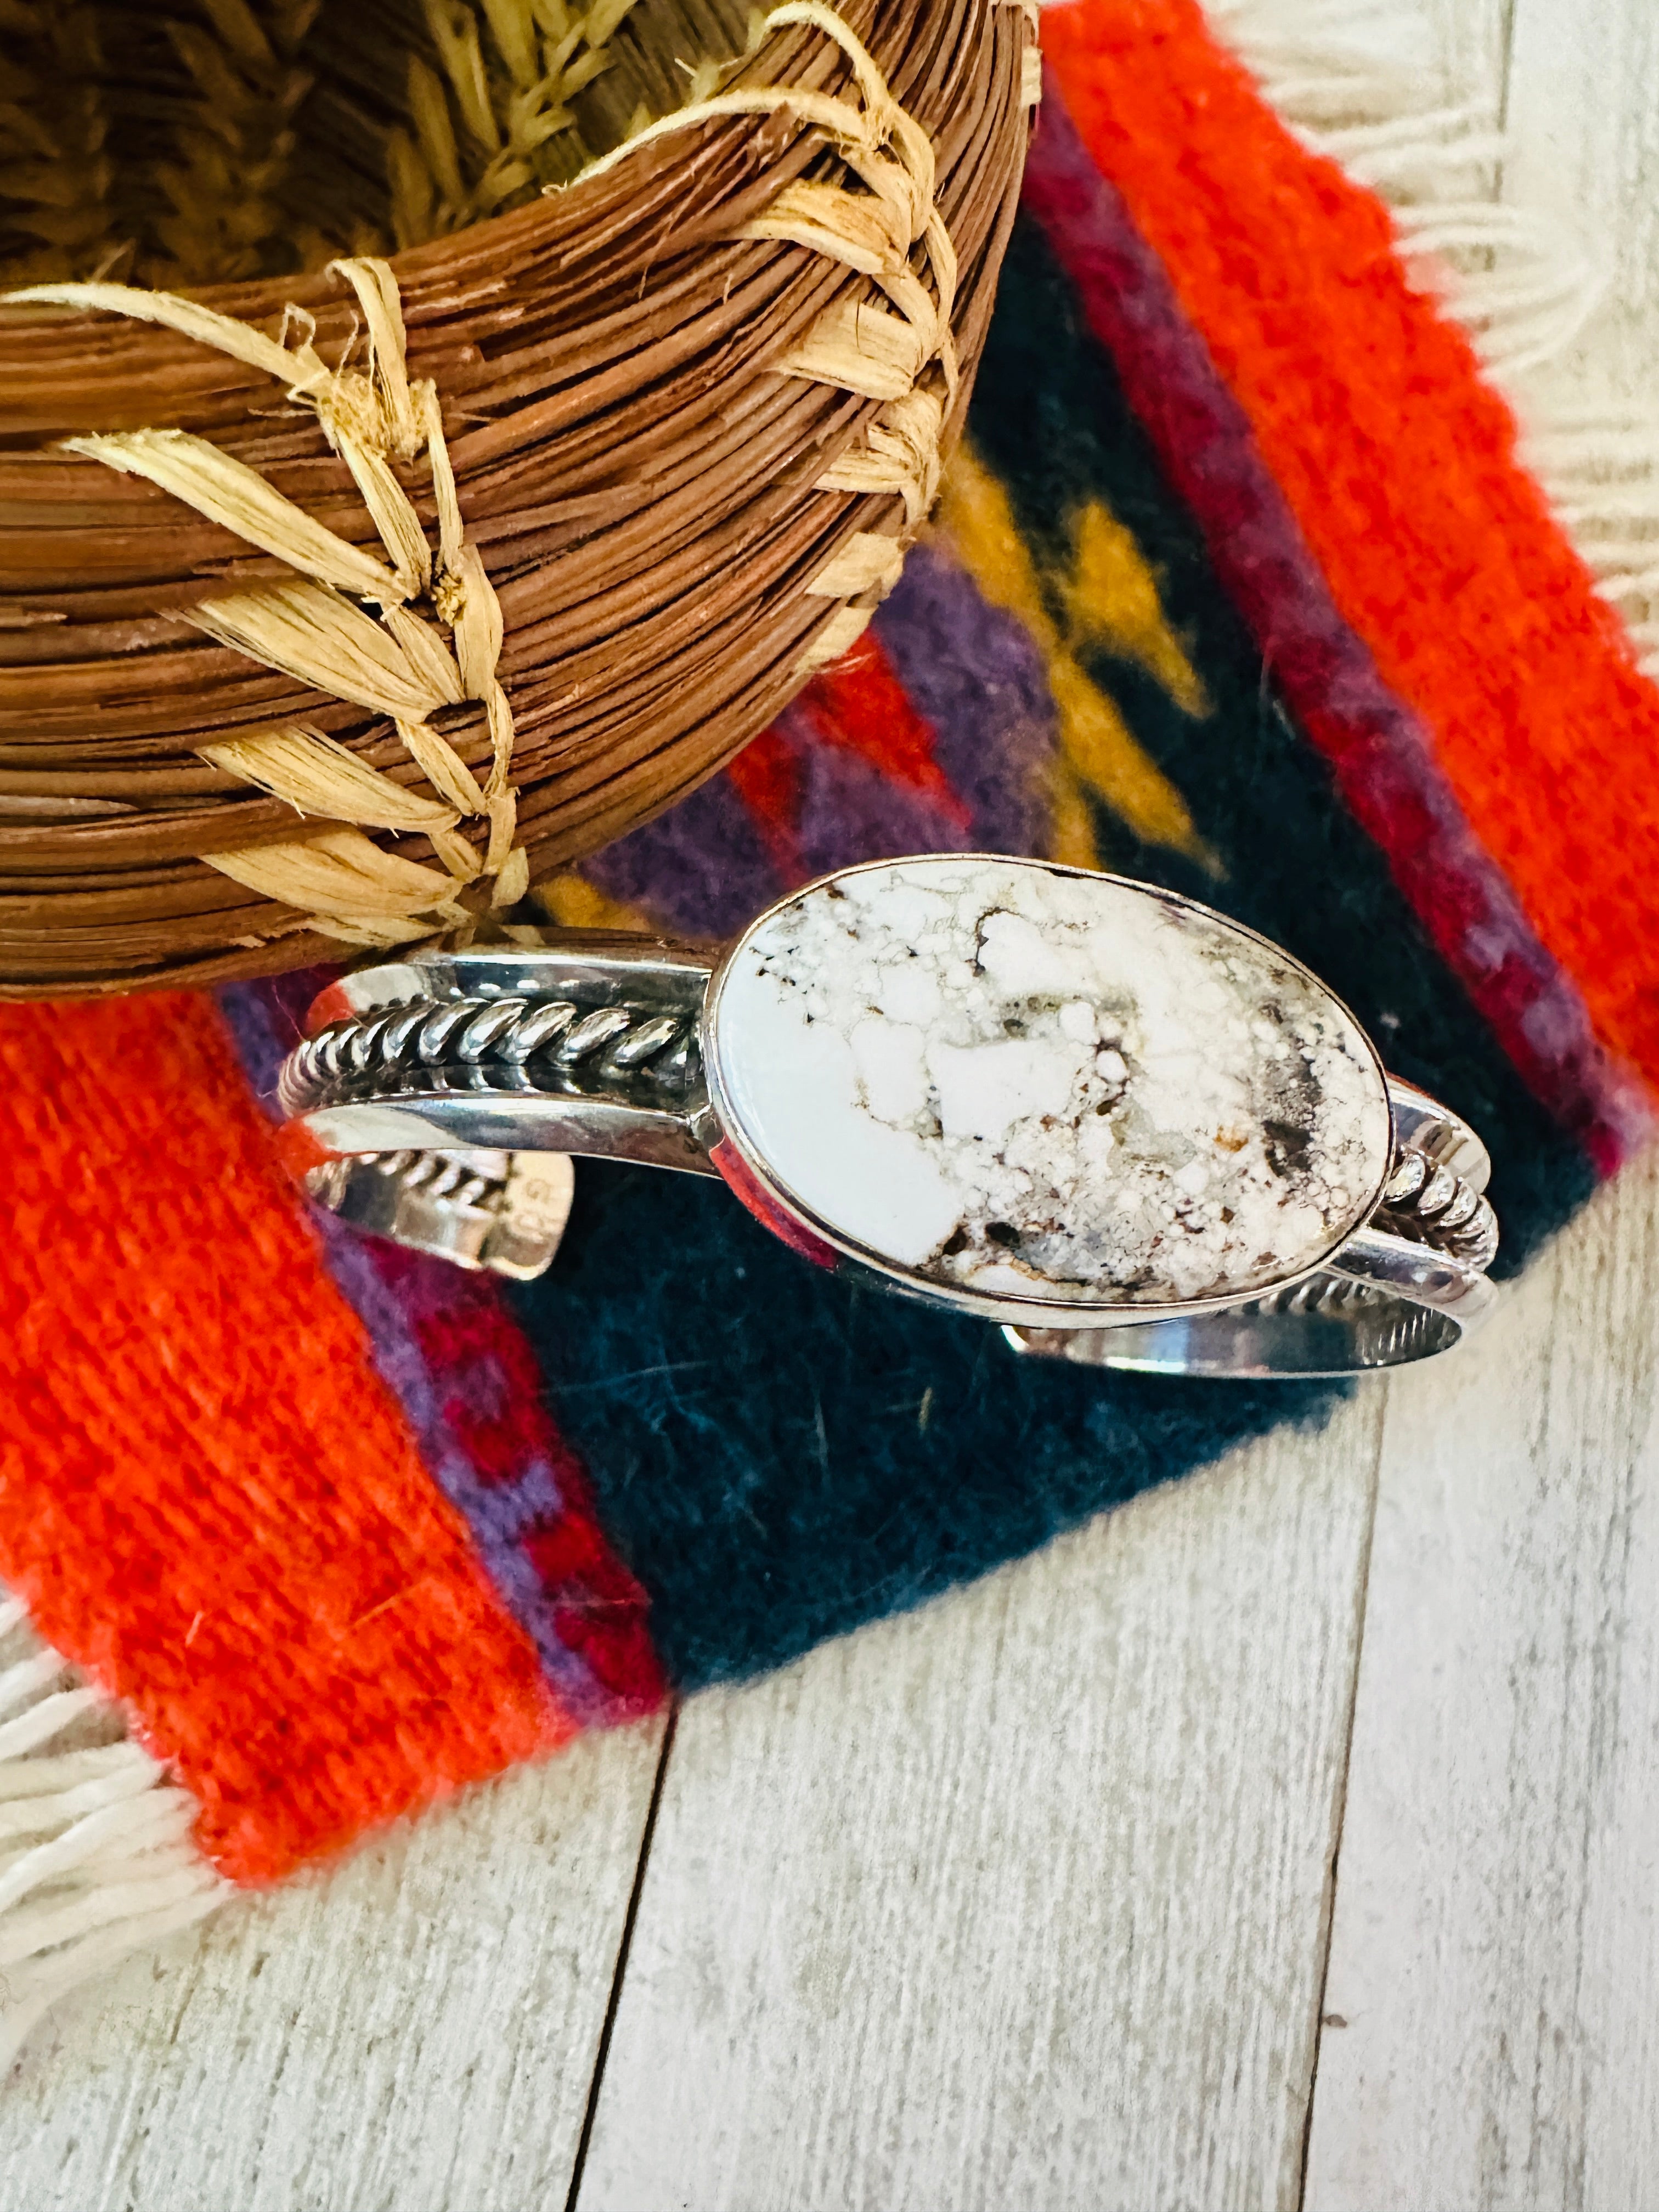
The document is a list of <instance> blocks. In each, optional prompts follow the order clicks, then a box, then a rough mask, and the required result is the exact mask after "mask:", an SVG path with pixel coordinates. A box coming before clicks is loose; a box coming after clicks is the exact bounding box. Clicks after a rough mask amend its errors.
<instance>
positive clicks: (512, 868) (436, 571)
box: [10, 258, 529, 945]
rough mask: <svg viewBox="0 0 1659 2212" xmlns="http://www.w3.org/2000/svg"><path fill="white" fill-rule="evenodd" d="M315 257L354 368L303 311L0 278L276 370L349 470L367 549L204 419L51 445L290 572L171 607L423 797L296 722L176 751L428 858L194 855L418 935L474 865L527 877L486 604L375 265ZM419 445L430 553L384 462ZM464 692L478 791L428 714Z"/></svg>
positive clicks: (363, 939) (275, 847)
mask: <svg viewBox="0 0 1659 2212" xmlns="http://www.w3.org/2000/svg"><path fill="white" fill-rule="evenodd" d="M331 266H332V267H333V268H334V269H336V270H337V271H338V272H339V274H340V275H341V276H343V277H344V278H345V280H346V282H347V283H349V285H350V286H351V288H352V290H353V291H354V292H355V293H356V296H357V301H358V305H359V307H360V308H361V309H362V316H363V324H364V332H365V340H366V352H365V360H366V366H365V367H364V368H353V367H351V366H349V364H347V363H342V364H341V366H340V367H338V368H330V367H329V366H328V364H327V363H326V362H325V361H324V360H323V359H322V357H321V356H320V355H319V353H318V352H317V350H316V348H315V346H314V345H313V343H312V340H313V336H314V331H313V330H312V329H311V328H310V327H308V326H305V325H301V336H300V338H299V342H298V343H296V344H291V345H290V344H284V343H282V342H281V341H280V340H278V339H275V338H270V337H266V336H265V334H264V331H258V330H256V329H254V328H253V327H252V325H249V324H246V323H239V322H236V321H234V319H232V318H230V317H229V316H226V315H221V314H217V313H215V312H214V310H213V309H211V308H210V307H203V306H202V305H200V303H199V302H197V301H190V300H181V299H179V298H176V297H175V296H174V295H172V294H171V293H165V292H149V291H144V290H141V289H135V288H133V287H131V286H127V285H118V284H41V285H35V286H32V287H30V288H29V289H27V290H25V291H21V292H15V293H13V294H12V295H10V296H11V297H12V299H14V300H16V301H37V302H40V303H41V304H44V305H52V306H62V307H97V308H102V309H105V310H106V311H107V312H108V313H113V314H119V315H125V316H127V317H129V318H131V319H134V320H137V321H140V322H150V323H159V324H161V325H165V326H166V327H167V328H168V329H170V330H175V331H179V332H180V333H181V335H183V336H184V337H189V338H192V339H194V340H196V341H197V343H200V344H204V345H210V346H212V347H213V348H214V349H216V351H218V352H221V353H225V354H228V355H230V356H232V357H233V358H234V359H235V360H238V361H242V362H247V363H248V364H249V366H250V367H252V368H259V369H263V370H264V372H265V373H266V374H268V375H270V376H274V377H276V378H277V379H279V380H281V381H282V382H283V385H284V386H286V387H287V391H288V396H289V398H290V399H292V400H294V401H295V402H297V403H298V404H301V405H304V406H308V407H310V408H311V409H312V410H313V412H314V413H315V414H316V416H317V419H318V421H319V422H320V423H321V425H322V428H323V434H324V435H325V438H326V439H327V441H328V443H329V445H330V447H331V449H332V450H333V451H334V452H335V453H337V454H338V455H339V456H340V458H341V459H342V460H343V461H344V463H345V464H346V466H347V467H348V469H349V471H351V476H352V480H353V482H354V483H356V486H357V489H358V490H359V492H360V493H361V494H362V499H363V503H364V505H365V506H366V507H368V512H369V514H370V517H371V519H372V520H373V521H374V527H375V529H376V531H377V532H378V533H379V536H380V544H381V546H382V548H383V549H384V551H385V556H386V558H385V559H384V560H380V559H377V558H376V557H375V556H374V554H372V553H369V552H366V551H365V550H363V549H362V547H360V546H356V545H353V544H350V543H349V540H347V539H345V538H340V537H338V536H337V535H336V533H335V532H333V531H331V530H330V529H328V528H327V527H326V526H325V525H324V524H322V523H320V522H319V521H317V520H315V518H314V517H313V516H311V515H308V514H307V513H306V512H305V510H304V509H303V508H302V507H297V506H295V503H294V501H291V500H289V499H287V498H285V497H284V496H283V494H282V493H281V492H279V491H277V490H276V488H275V487H274V486H273V485H271V484H270V483H267V482H266V480H265V479H264V477H262V476H260V475H259V474H258V471H257V470H253V469H251V468H248V467H247V466H246V465H245V464H244V463H242V462H240V461H239V460H236V459H234V457H233V456H232V455H230V454H228V453H222V452H221V451H220V449H219V448H218V447H216V446H214V445H211V444H210V442H209V441H207V440H206V439H204V438H197V437H194V436H192V435H190V434H188V433H187V432H185V431H179V430H132V431H123V432H117V433H113V434H110V435H98V436H89V437H81V438H69V439H66V440H65V441H64V447H65V449H66V450H68V451H69V452H71V453H83V454H85V455H87V456H88V458H89V459H94V460H97V461H100V462H102V463H103V464H104V465H105V466H106V467H108V468H112V469H117V470H119V471H122V472H123V473H125V474H127V475H132V476H142V477H147V478H148V479H149V481H150V482H151V483H155V484H158V485H160V486H161V488H162V489H164V490H166V491H168V492H171V493H172V494H173V495H174V496H175V497H177V498H179V499H182V500H183V501H185V503H186V505H188V506H190V507H194V508H195V510H196V511H197V513H199V514H203V515H205V516H206V517H207V518H208V519H209V520H211V521H214V522H216V523H219V524H220V525H222V526H223V527H224V528H226V529H228V530H230V531H233V532H234V533H235V534H236V536H238V537H239V538H241V539H242V540H243V541H244V543H245V544H249V545H252V546H257V547H258V549H259V550H261V551H263V552H266V553H270V554H272V555H274V556H276V558H277V559H278V560H281V561H284V562H287V563H288V564H289V567H290V568H294V569H295V570H297V571H298V576H297V578H296V580H295V581H294V582H293V583H289V584H279V585H275V586H258V587H257V588H255V589H253V590H250V591H246V592H234V593H231V594H229V595H228V596H227V597H225V598H223V599H209V600H205V601H204V602H203V603H202V604H201V605H198V606H197V607H194V608H192V609H191V610H190V611H189V612H188V613H187V614H186V616H185V620H186V621H188V622H191V623H193V624H194V625H195V626H196V628H197V629H201V630H204V631H205V632H206V634H207V635H209V636H210V637H212V638H215V639H216V640H217V641H219V642H220V643H221V644H222V645H228V646H231V647H234V649H235V650H236V651H238V652H239V653H246V654H247V655H248V657H249V658H250V659H254V660H258V661H259V662H261V663H262V664H263V665H264V666H266V667H268V668H275V669H278V670H280V671H282V672H283V673H284V674H285V675H289V676H291V677H293V678H295V680H296V681H297V682H300V683H303V684H308V685H310V686H311V687H312V688H313V690H319V691H324V692H326V693H328V694H329V695H330V696H331V697H334V698H337V699H344V700H348V701H349V702H351V703H352V704H354V705H356V706H360V707H363V708H368V710H369V711H370V712H371V713H374V714H382V715H385V716H386V719H387V720H390V721H391V722H392V726H394V728H395V729H396V730H397V732H398V737H399V738H400V739H401V740H402V742H403V744H404V750H406V751H407V752H408V754H409V756H410V759H411V760H413V761H414V762H415V763H416V765H417V766H418V768H419V769H420V770H421V772H422V775H424V776H425V777H426V780H427V781H428V784H429V785H430V786H431V787H432V788H433V790H434V791H435V792H436V793H438V794H439V798H438V801H436V802H435V801H432V800H428V799H422V798H421V797H420V796H419V795H418V794H415V793H409V792H407V791H404V789H403V788H402V787H401V786H399V785H398V784H397V783H395V782H394V781H392V778H391V777H390V776H386V775H381V774H380V772H379V771H378V770H377V769H372V768H370V767H368V765H367V764H366V763H363V762H361V761H358V760H357V759H356V758H355V757H354V756H352V755H351V754H350V753H349V751H348V750H346V748H345V747H344V746H343V745H339V744H335V743H334V742H333V741H332V740H331V739H330V738H326V737H325V736H324V735H323V734H322V733H321V732H319V731H316V730H312V729H308V728H307V727H306V726H304V725H303V724H301V723H283V724H281V725H278V726H275V727H273V728H270V729H267V730H260V731H255V732H249V733H247V734H246V735H245V736H242V737H240V738H234V739H231V740H226V741H224V742H222V743H220V744H206V745H202V746H199V747H198V748H197V750H198V751H199V753H200V754H201V757H203V758H204V760H207V761H209V762H210V763H212V765H213V766H215V767H216V768H222V769H226V770H227V771H228V773H230V774H232V775H239V776H240V777H242V778H243V779H245V781H247V782H249V783H251V784H253V785H255V786H256V787H258V788H260V789H262V790H265V791H269V792H270V793H273V795H274V796H276V798H278V799H283V800H285V801H286V802H287V803H288V804H289V805H291V806H293V807H294V808H295V810H296V811H298V812H300V813H302V814H307V813H308V814H314V815H322V816H324V817H332V818H333V819H334V820H336V821H338V822H344V823H361V824H365V825H367V826H369V827H373V828H377V829H392V830H405V831H418V832H419V833H420V834H422V835H423V836H426V837H427V839H428V842H430V843H431V845H432V847H433V849H434V851H435V853H436V854H437V855H438V858H439V859H440V860H441V862H442V863H443V867H444V869H445V871H447V872H445V873H440V872H439V871H438V870H437V869H435V868H429V867H426V866H422V864H420V863H418V862H416V861H411V860H404V859H402V858H400V857H399V856H398V854H392V853H386V852H383V851H382V850H381V849H380V847H379V846H377V845H375V844H374V842H372V840H370V839H369V838H368V837H366V836H363V835H362V832H361V830H360V829H356V828H351V829H333V830H330V831H327V832H325V833H323V834H321V835H319V836H313V837H311V838H309V839H307V840H305V841H303V842H293V843H280V844H272V845H258V846H247V847H242V848H232V849H231V850H228V851H224V852H215V853H204V854H201V855H200V858H201V859H202V860H204V861H205V862H206V863H207V865H208V866H210V867H214V868H217V869H218V870H219V871H220V872H221V873H222V874H224V875H227V876H229V877H231V878H233V879H234V881H235V882H238V883H240V884H246V886H247V888H248V889H249V890H256V891H258V892H259V893H261V894H262V895H263V896H265V897H267V898H271V899H275V900H277V901H279V902H281V903H282V904H283V905H285V906H291V907H295V908H298V909H299V911H300V912H301V913H303V914H305V915H307V917H308V918H309V921H310V925H311V927H313V928H315V929H318V930H319V931H320V932H322V933H323V934H324V935H325V936H331V937H336V938H339V939H343V940H344V941H345V942H346V943H348V944H358V945H399V944H407V943H410V942H413V941H414V940H416V939H419V938H421V937H424V936H428V935H429V934H430V933H431V931H432V930H433V928H434V927H450V928H465V927H468V926H470V924H471V914H470V913H469V911H468V909H467V908H465V906H463V905H461V904H460V903H459V900H458V897H457V894H458V893H459V890H461V889H462V888H463V887H464V886H465V884H469V883H472V882H475V881H477V880H478V879H480V878H488V879H489V880H490V882H491V890H492V896H491V903H492V905H494V906H496V907H505V906H509V905H511V904H513V902H515V901H516V900H518V899H520V898H521V897H522V896H524V892H525V890H526V886H527V884H528V882H529V860H528V856H527V855H526V854H525V853H524V851H523V850H522V849H521V848H515V847H514V845H513V836H514V831H515V829H516V826H517V797H516V793H514V791H513V787H512V785H511V783H510V782H509V781H508V775H509V770H510V768H511V764H512V758H513V711H512V708H511V707H510V706H509V705H508V703H507V694H506V692H505V691H504V690H502V688H501V682H500V679H499V678H498V676H497V674H496V665H497V662H498V660H499V658H500V654H501V634H502V633H501V603H500V601H499V600H498V599H497V598H496V596H495V587H494V586H492V584H491V583H490V581H489V577H488V575H487V574H485V571H484V566H483V561H482V560H481V559H480V558H479V556H478V552H477V547H476V546H474V545H473V544H471V543H470V541H469V540H468V538H467V537H466V534H465V527H464V526H463V524H462V520H461V512H460V506H459V501H458V499H457V496H456V490H455V475H454V471H453V467H452V465H451V464H450V458H449V449H448V447H447V443H446V442H445V438H444V431H443V422H442V418H441V411H440V409H439V404H438V394H437V388H436V386H435V385H434V384H433V383H432V382H431V381H430V380H427V379H422V380H419V381H416V382H411V381H410V376H409V371H408V364H407V355H406V343H405V337H404V319H403V309H402V304H401V301H400V300H399V297H398V283H397V278H396V276H394V275H393V273H392V269H391V267H390V265H389V264H387V263H386V262H384V261H381V260H377V259H372V258H363V259H355V260H346V261H337V262H335V263H333V264H331ZM422 452H424V453H425V456H426V459H427V463H428V467H429V469H430V471H431V477H432V488H433V493H434V496H435V501H436V504H437V509H438V545H437V549H436V551H434V550H433V548H432V547H431V546H430V545H429V544H428V542H427V538H426V533H425V532H424V530H423V529H422V525H421V520H420V517H419V515H418V514H417V513H416V510H415V507H414V504H413V502H412V501H410V497H409V495H408V494H407V493H406V492H405V491H404V488H403V486H402V484H401V483H399V482H398V476H397V472H396V471H395V469H394V468H393V466H392V463H393V462H394V461H410V460H412V459H414V458H415V457H416V455H417V454H419V453H422ZM416 600H424V601H425V602H427V603H428V605H429V606H430V608H431V610H432V613H431V615H430V616H427V615H423V614H422V613H419V612H417V611H416V608H415V606H414V605H412V604H411V603H412V602H414V601H416ZM358 602H361V603H363V604H356V603H358ZM369 607H372V608H373V609H374V612H373V613H370V612H369V611H368V608H369ZM446 629H447V630H448V632H449V637H448V639H447V640H446V638H445V636H444V634H443V633H444V631H445V630H446ZM469 700H470V701H474V702H477V703H478V704H480V705H482V707H483V710H484V715H485V720H486V723H487V726H488V728H489V738H490V751H491V763H490V770H489V777H488V780H487V781H486V782H485V783H484V785H483V788H482V789H480V787H479V786H478V784H477V781H476V779H475V778H474V776H473V775H472V773H471V770H470V769H468V767H467V766H466V764H465V762H464V761H463V760H462V759H461V757H460V756H459V754H458V753H457V752H456V751H455V750H454V748H453V746H452V745H451V744H449V742H448V740H447V738H445V737H444V736H443V735H442V734H441V732H439V731H437V730H436V729H435V728H434V727H433V726H432V725H431V722H430V720H429V719H428V718H429V716H430V715H432V714H434V713H435V711H436V710H437V709H438V708H441V707H446V706H459V705H460V704H462V703H464V702H467V701H469ZM479 816H482V817H486V818H487V819H488V822H489V842H488V846H487V848H486V850H485V852H484V854H483V857H482V859H481V858H480V857H479V855H478V854H477V852H476V851H475V849H474V848H473V846H472V845H471V842H469V840H468V839H467V838H465V836H461V835H460V834H459V823H460V821H461V820H462V819H463V818H464V817H479Z"/></svg>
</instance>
